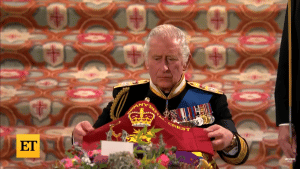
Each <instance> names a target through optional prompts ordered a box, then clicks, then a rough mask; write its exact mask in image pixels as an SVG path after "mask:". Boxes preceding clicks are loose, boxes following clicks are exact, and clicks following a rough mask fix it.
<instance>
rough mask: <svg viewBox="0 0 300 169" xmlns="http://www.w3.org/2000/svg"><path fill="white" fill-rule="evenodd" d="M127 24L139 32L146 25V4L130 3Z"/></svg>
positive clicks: (127, 10)
mask: <svg viewBox="0 0 300 169" xmlns="http://www.w3.org/2000/svg"><path fill="white" fill-rule="evenodd" d="M126 18H127V26H128V28H129V29H130V30H132V31H135V32H138V31H142V30H144V29H145V27H146V9H145V6H144V5H130V6H129V7H128V8H127V9H126Z"/></svg>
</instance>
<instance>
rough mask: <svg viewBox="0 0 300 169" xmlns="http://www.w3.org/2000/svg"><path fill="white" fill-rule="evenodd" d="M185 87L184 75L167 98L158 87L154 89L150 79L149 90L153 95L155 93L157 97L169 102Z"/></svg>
mask: <svg viewBox="0 0 300 169" xmlns="http://www.w3.org/2000/svg"><path fill="white" fill-rule="evenodd" d="M185 86H186V81H185V77H184V75H182V76H181V79H180V80H179V82H178V83H177V84H176V85H175V86H174V87H173V89H172V90H171V92H170V94H169V95H168V96H166V95H165V94H164V93H163V92H162V91H161V90H160V89H159V88H158V87H156V86H155V85H154V84H153V82H152V80H151V79H150V89H151V91H152V92H153V93H155V94H156V95H157V96H159V97H161V98H163V99H166V100H169V99H171V98H173V97H175V96H177V95H178V94H180V93H181V92H182V91H183V89H184V88H185Z"/></svg>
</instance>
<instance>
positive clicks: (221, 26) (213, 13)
mask: <svg viewBox="0 0 300 169" xmlns="http://www.w3.org/2000/svg"><path fill="white" fill-rule="evenodd" d="M227 25H228V24H227V11H226V8H225V7H222V6H212V7H210V8H209V10H208V12H207V26H208V28H209V29H210V30H211V31H212V32H215V33H220V32H224V31H225V30H226V28H227Z"/></svg>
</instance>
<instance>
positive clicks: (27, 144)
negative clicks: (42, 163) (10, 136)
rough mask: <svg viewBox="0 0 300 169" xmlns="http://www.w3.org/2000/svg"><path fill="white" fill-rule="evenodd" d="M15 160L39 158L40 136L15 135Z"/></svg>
mask: <svg viewBox="0 0 300 169" xmlns="http://www.w3.org/2000/svg"><path fill="white" fill-rule="evenodd" d="M16 153H17V158H40V135H39V134H17V135H16Z"/></svg>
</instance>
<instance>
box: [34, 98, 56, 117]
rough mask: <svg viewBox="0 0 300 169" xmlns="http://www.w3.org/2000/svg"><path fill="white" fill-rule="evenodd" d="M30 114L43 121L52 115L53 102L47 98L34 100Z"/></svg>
mask: <svg viewBox="0 0 300 169" xmlns="http://www.w3.org/2000/svg"><path fill="white" fill-rule="evenodd" d="M29 107H30V113H31V115H32V116H33V117H36V118H37V119H39V121H42V120H43V119H45V118H47V117H48V115H49V114H50V107H51V101H50V100H49V99H45V98H39V99H34V100H32V101H30V102H29Z"/></svg>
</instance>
